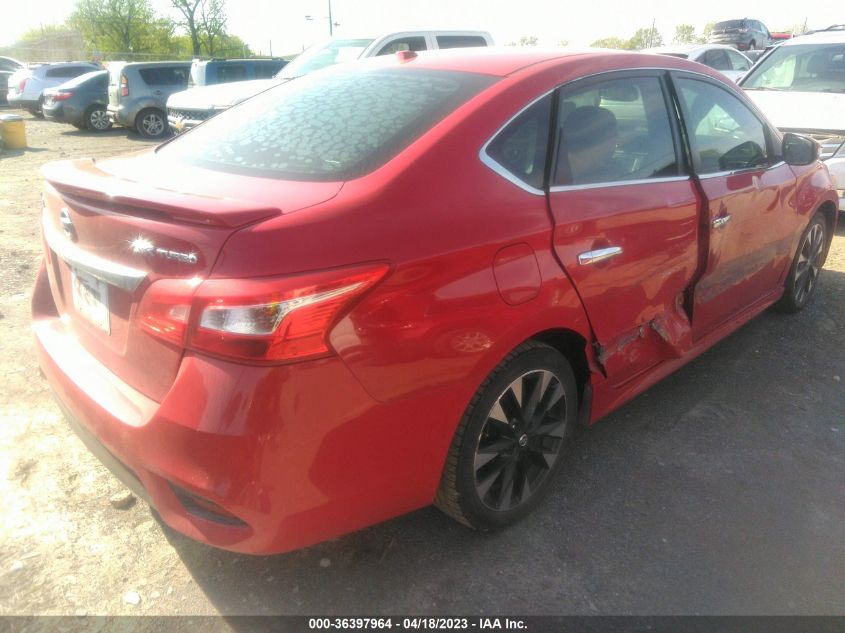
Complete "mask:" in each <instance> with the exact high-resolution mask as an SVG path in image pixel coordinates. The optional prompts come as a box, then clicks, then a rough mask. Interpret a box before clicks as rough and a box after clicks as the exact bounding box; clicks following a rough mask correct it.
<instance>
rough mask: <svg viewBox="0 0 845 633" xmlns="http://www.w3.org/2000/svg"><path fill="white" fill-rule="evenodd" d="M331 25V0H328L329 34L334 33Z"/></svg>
mask: <svg viewBox="0 0 845 633" xmlns="http://www.w3.org/2000/svg"><path fill="white" fill-rule="evenodd" d="M333 28H334V27H333V25H332V0H329V35H334V31H333Z"/></svg>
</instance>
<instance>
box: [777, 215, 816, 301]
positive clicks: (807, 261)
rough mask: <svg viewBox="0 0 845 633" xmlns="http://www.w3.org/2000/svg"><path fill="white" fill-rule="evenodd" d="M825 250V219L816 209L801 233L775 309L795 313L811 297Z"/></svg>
mask: <svg viewBox="0 0 845 633" xmlns="http://www.w3.org/2000/svg"><path fill="white" fill-rule="evenodd" d="M826 254H827V222H826V221H825V217H824V215H823V214H822V213H820V212H819V213H816V214H815V215H814V216H813V219H812V220H810V223H809V224H808V225H807V228H806V229H804V232H803V233H802V234H801V240H800V241H799V242H798V250H797V252H796V253H795V259H794V260H793V261H792V266H790V268H789V274H788V275H787V276H786V282H785V283H784V291H783V296H782V297H781V298H780V300H779V301H778V302H777V303H776V304H775V305H774V306H772V307H773V309H774V310H775V311H777V312H784V313H787V314H794V313H796V312H799V311H801V310H803V309H804V307H805V306H806V305H807V304H808V303H809V302H810V299H812V298H813V293H814V291H815V289H816V286H818V278H819V275H820V273H821V270H822V265H823V264H824V260H825V255H826Z"/></svg>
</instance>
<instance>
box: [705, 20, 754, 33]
mask: <svg viewBox="0 0 845 633" xmlns="http://www.w3.org/2000/svg"><path fill="white" fill-rule="evenodd" d="M744 26H746V24H745V20H726V21H724V22H716V25H715V26H714V27H713V30H714V31H716V30H721V29H739V28H742V27H744Z"/></svg>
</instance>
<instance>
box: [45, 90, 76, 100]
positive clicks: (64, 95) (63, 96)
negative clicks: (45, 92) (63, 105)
mask: <svg viewBox="0 0 845 633" xmlns="http://www.w3.org/2000/svg"><path fill="white" fill-rule="evenodd" d="M72 96H73V93H72V92H54V93H53V94H51V95H50V97H52V99H53V101H67V100H68V99H70V98H71V97H72Z"/></svg>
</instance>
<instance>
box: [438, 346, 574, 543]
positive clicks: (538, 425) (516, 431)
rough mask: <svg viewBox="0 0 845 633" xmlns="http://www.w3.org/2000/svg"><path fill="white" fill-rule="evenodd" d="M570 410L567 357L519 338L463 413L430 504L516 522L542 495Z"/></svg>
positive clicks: (559, 454) (498, 523)
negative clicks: (521, 340) (438, 485)
mask: <svg viewBox="0 0 845 633" xmlns="http://www.w3.org/2000/svg"><path fill="white" fill-rule="evenodd" d="M537 389H539V391H537ZM517 391H521V396H522V397H521V398H520V397H519V394H517ZM556 394H557V395H558V397H557V398H555V395H556ZM532 402H536V405H534V406H533V407H532ZM517 403H522V406H518V407H517V406H514V405H515V404H517ZM547 405H550V406H547ZM526 410H527V411H529V412H530V411H532V410H533V411H534V415H531V414H530V413H529V414H528V415H525V414H526ZM577 412H578V395H577V388H576V383H575V374H574V373H573V371H572V367H571V365H570V364H569V362H568V361H567V360H566V358H565V357H564V356H563V355H561V354H560V353H559V352H558V351H557V350H555V349H553V348H551V347H549V346H548V345H544V344H542V343H539V342H535V341H529V342H527V343H524V344H522V345H520V346H519V347H517V348H516V349H515V350H514V351H513V352H511V353H510V354H509V355H508V356H507V357H506V358H505V359H504V360H503V361H502V362H501V363H500V364H499V366H498V367H496V368H495V369H494V370H493V371H492V372H491V373H490V375H489V376H488V377H487V378H486V379H485V381H484V382H483V383H482V384H481V386H480V387H479V388H478V391H476V393H475V395H474V396H473V398H472V400H471V401H470V403H469V406H468V407H467V409H466V411H465V412H464V415H463V417H462V418H461V421H460V423H459V424H458V428H457V430H456V431H455V436H454V438H453V440H452V444H451V446H450V447H449V453H448V455H447V457H446V464H445V466H444V469H443V475H442V477H441V480H440V488H439V489H438V491H437V495H436V497H435V501H434V505H435V506H437V507H438V508H439V509H440V510H441V511H443V512H444V513H446V514H447V515H449V516H451V517H452V518H454V519H455V520H457V521H460V522H461V523H463V524H464V525H467V526H469V527H471V528H474V529H477V530H488V529H495V528H501V527H505V526H507V525H511V524H513V523H515V522H517V521H519V520H520V519H522V518H523V517H524V516H525V515H527V514H528V513H529V512H530V511H531V510H532V509H533V508H534V507H535V506H536V505H537V504H538V503H539V502H540V501H541V499H542V498H543V496H544V495H545V494H547V492H548V490H549V484H550V482H551V481H552V480H553V479H554V475H555V473H556V472H557V471H558V470H559V469H560V465H561V464H562V463H563V456H564V454H565V452H566V446H567V444H568V441H569V439H570V438H571V436H572V432H573V430H574V428H575V426H576V424H577V417H578V416H577ZM523 416H525V417H523ZM498 418H503V419H505V420H507V421H500V420H499V419H498ZM526 418H528V419H526ZM550 460H551V461H550Z"/></svg>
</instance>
